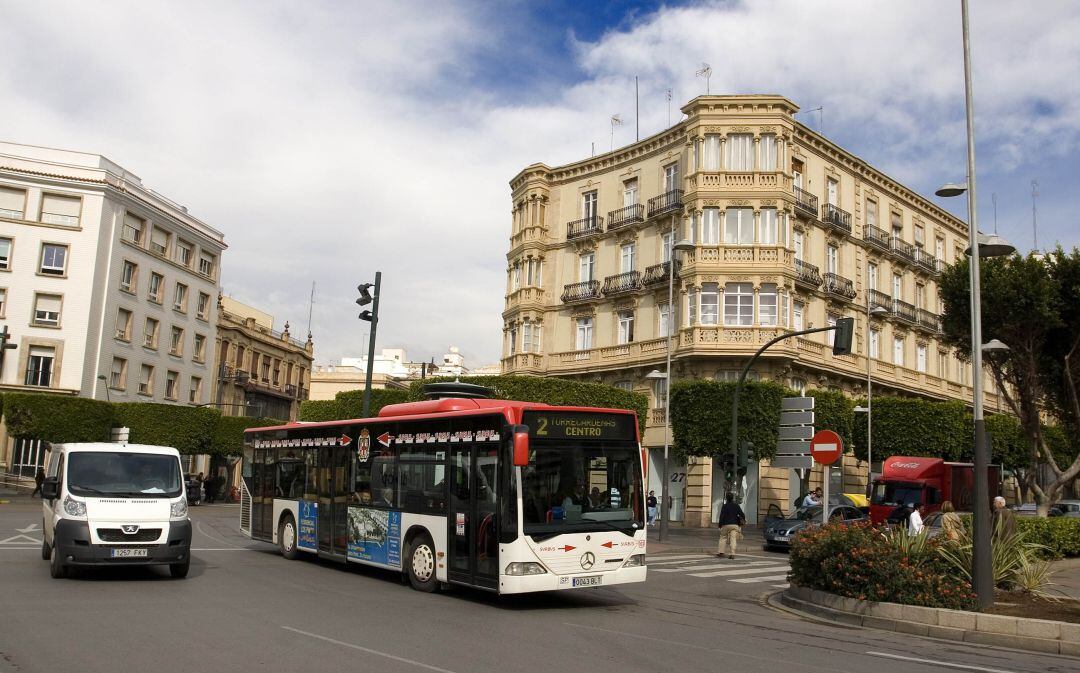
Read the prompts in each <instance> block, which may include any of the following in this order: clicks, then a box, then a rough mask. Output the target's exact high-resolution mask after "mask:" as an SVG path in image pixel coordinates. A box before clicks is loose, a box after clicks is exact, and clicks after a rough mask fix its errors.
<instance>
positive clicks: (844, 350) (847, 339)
mask: <svg viewBox="0 0 1080 673" xmlns="http://www.w3.org/2000/svg"><path fill="white" fill-rule="evenodd" d="M854 332H855V318H837V320H836V330H835V331H834V332H833V345H832V354H833V355H851V341H852V338H851V337H852V333H854Z"/></svg>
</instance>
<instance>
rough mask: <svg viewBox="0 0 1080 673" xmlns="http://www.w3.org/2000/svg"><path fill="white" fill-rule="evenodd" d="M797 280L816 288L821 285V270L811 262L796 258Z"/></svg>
mask: <svg viewBox="0 0 1080 673" xmlns="http://www.w3.org/2000/svg"><path fill="white" fill-rule="evenodd" d="M795 282H796V283H802V284H803V285H808V286H810V287H814V288H816V287H819V286H820V285H821V270H820V269H818V268H817V267H816V266H814V265H813V264H810V263H809V262H804V261H802V260H801V259H796V260H795Z"/></svg>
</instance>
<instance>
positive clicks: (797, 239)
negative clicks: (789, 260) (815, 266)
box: [791, 231, 806, 262]
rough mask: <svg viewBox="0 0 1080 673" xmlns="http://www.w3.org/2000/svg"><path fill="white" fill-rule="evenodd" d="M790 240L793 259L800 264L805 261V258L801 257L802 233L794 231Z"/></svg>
mask: <svg viewBox="0 0 1080 673" xmlns="http://www.w3.org/2000/svg"><path fill="white" fill-rule="evenodd" d="M791 239H792V241H793V242H794V248H795V259H797V260H799V261H800V262H802V261H805V260H806V258H805V257H804V256H803V233H802V232H801V231H796V232H795V233H794V234H793V235H792V237H791Z"/></svg>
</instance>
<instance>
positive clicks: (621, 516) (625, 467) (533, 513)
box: [522, 441, 643, 541]
mask: <svg viewBox="0 0 1080 673" xmlns="http://www.w3.org/2000/svg"><path fill="white" fill-rule="evenodd" d="M522 489H523V494H522V506H523V508H524V512H523V514H524V517H523V518H524V521H525V531H524V533H525V534H526V535H529V536H531V537H532V538H534V539H535V540H537V541H539V540H543V539H546V538H549V537H553V536H555V535H559V534H560V533H580V532H588V531H602V530H617V531H621V532H623V533H626V534H627V535H633V534H634V532H635V531H636V530H640V529H641V527H642V524H643V520H642V504H641V457H640V453H639V452H638V450H637V447H636V446H626V445H625V444H622V445H613V444H608V443H596V444H587V445H582V444H577V443H573V442H562V441H558V442H555V441H552V442H540V441H534V442H533V444H532V447H531V451H530V456H529V465H528V467H526V468H523V470H522Z"/></svg>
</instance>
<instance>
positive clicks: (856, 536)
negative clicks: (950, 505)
mask: <svg viewBox="0 0 1080 673" xmlns="http://www.w3.org/2000/svg"><path fill="white" fill-rule="evenodd" d="M937 544H938V543H937V542H935V541H933V540H929V541H927V542H926V543H925V544H924V545H922V546H920V547H919V548H917V549H911V550H907V551H905V550H902V549H899V548H897V546H896V545H893V544H890V543H889V541H888V540H887V539H886V538H885V536H884V535H883V534H882V532H881V531H880V530H879V529H877V528H875V527H874V526H872V525H870V524H868V523H864V524H850V525H845V524H830V525H828V526H817V527H814V528H810V529H807V530H804V531H803V532H801V533H799V534H798V535H797V536H796V537H795V539H794V540H793V541H792V545H791V582H792V583H793V584H796V585H798V586H801V587H807V588H810V589H819V590H821V591H828V592H829V593H834V594H838V595H840V596H846V597H848V598H857V599H859V600H865V601H878V602H886V603H902V604H904V605H921V606H924V607H931V608H950V609H954V610H972V609H974V608H975V607H976V599H975V593H974V591H973V590H972V588H971V585H970V584H969V583H968V582H967V581H965V580H964V579H962V578H958V577H956V574H955V571H954V569H953V568H952V567H951V566H950V565H949V564H948V563H947V562H946V561H944V560H943V559H942V558H941V556H940V555H939V554H938V553H937V550H936V545H937Z"/></svg>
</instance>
